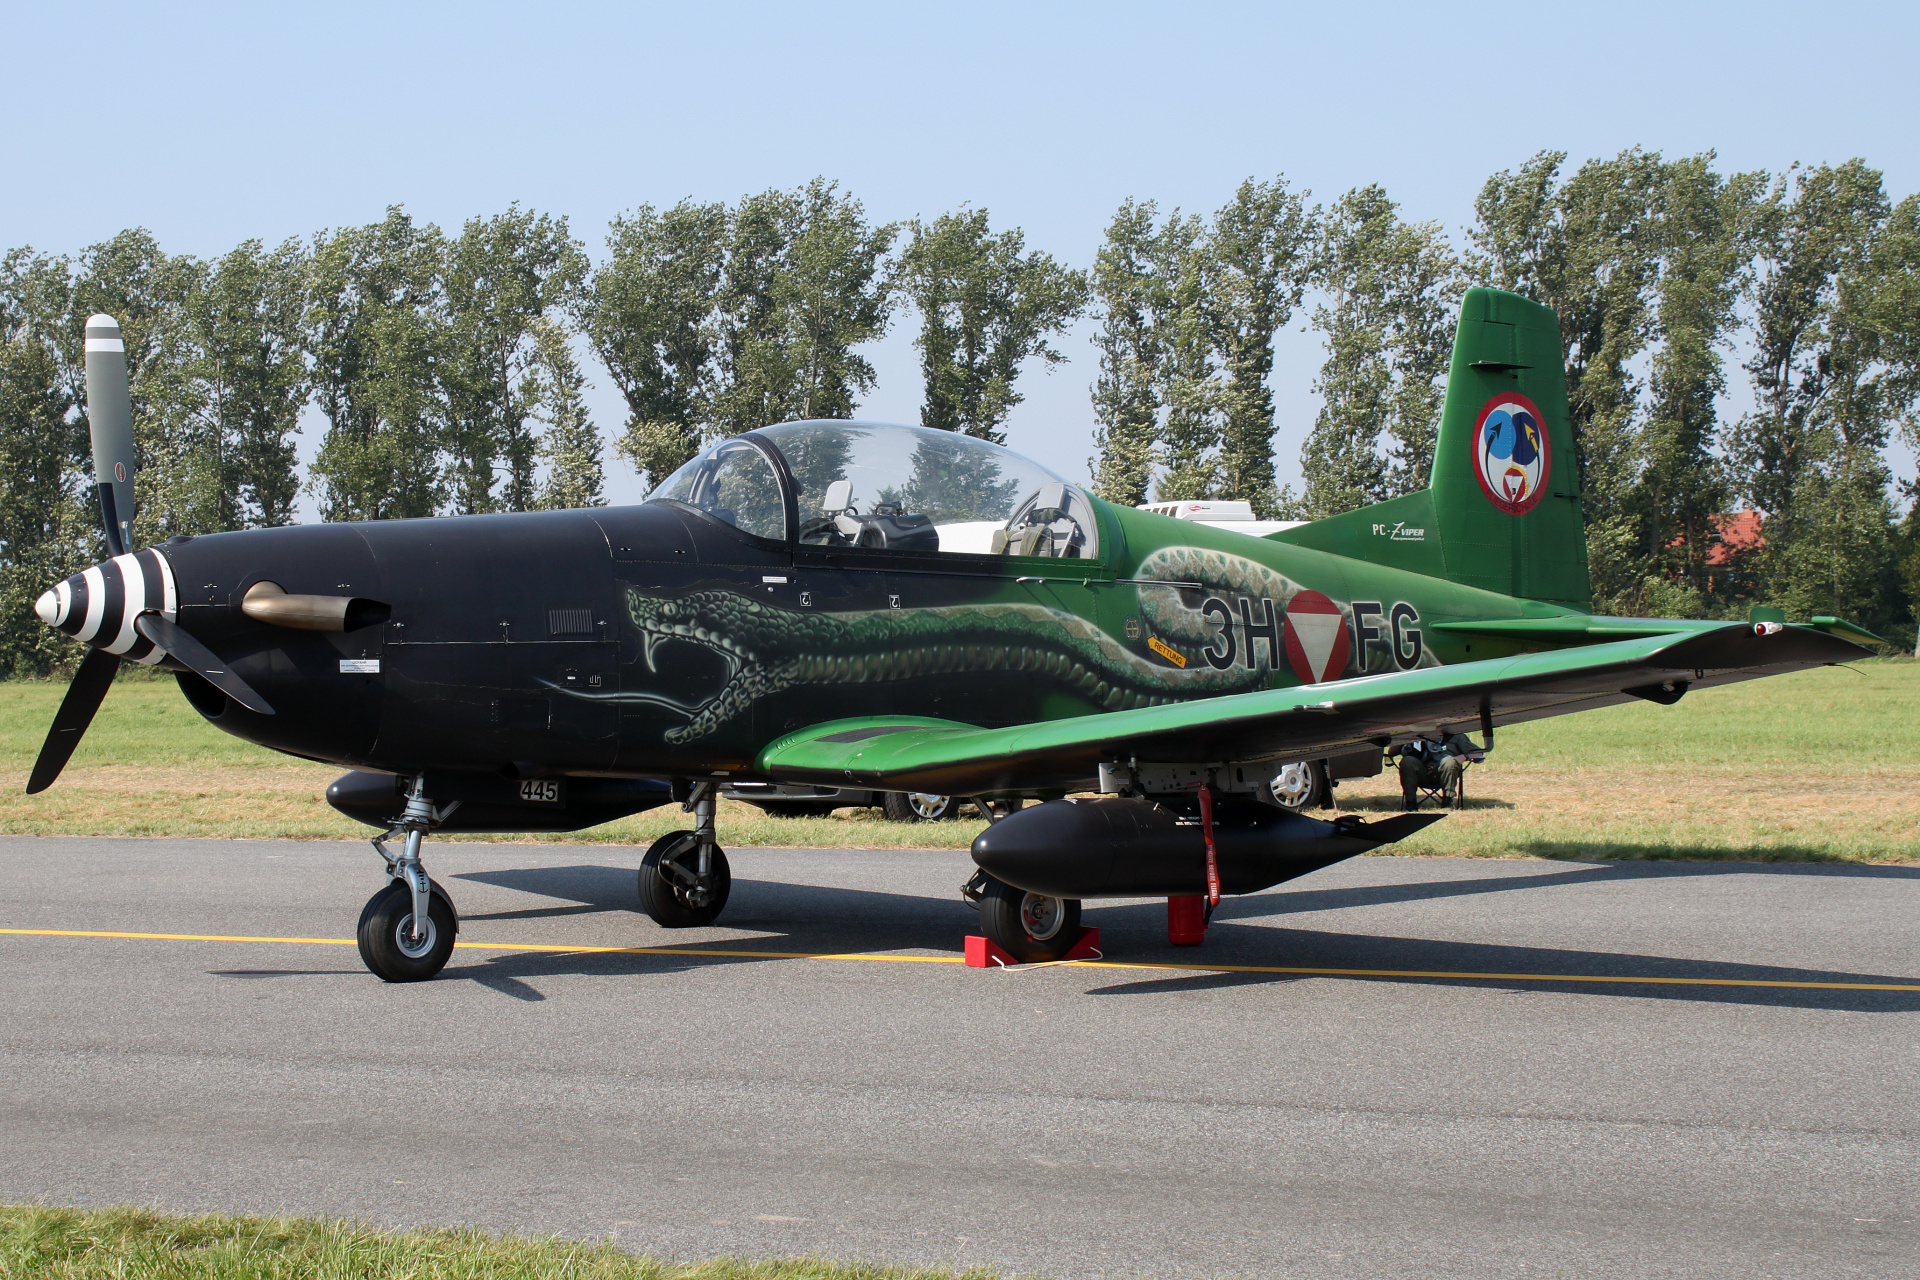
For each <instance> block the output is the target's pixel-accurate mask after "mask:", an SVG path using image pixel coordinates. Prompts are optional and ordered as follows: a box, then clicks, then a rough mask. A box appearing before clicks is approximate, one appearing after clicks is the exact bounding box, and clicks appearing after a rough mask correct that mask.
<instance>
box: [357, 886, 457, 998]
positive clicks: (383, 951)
mask: <svg viewBox="0 0 1920 1280" xmlns="http://www.w3.org/2000/svg"><path fill="white" fill-rule="evenodd" d="M436 887H438V886H436ZM457 923H458V922H457V921H456V920H455V919H454V916H453V907H452V905H451V904H449V903H448V901H447V900H446V898H444V897H442V896H441V895H440V894H438V893H436V894H434V895H433V896H432V897H431V898H429V899H428V900H427V936H426V937H425V938H424V939H415V938H414V937H413V890H412V889H411V888H409V887H408V886H407V884H406V883H405V882H404V881H401V880H394V881H391V882H390V883H389V884H388V885H387V887H386V888H384V889H382V890H381V891H380V892H378V893H376V894H374V895H373V897H371V898H369V899H367V905H366V909H365V910H363V911H362V912H361V913H360V928H359V934H358V936H359V941H360V959H361V960H362V961H363V962H365V964H366V966H367V968H368V969H369V970H371V971H372V973H373V975H374V976H375V977H376V978H379V979H380V980H381V981H382V982H425V981H426V980H427V979H428V978H431V977H433V976H434V975H435V974H437V973H439V972H440V970H442V969H444V968H446V966H447V959H448V957H450V956H452V955H453V937H454V932H455V929H456V927H457Z"/></svg>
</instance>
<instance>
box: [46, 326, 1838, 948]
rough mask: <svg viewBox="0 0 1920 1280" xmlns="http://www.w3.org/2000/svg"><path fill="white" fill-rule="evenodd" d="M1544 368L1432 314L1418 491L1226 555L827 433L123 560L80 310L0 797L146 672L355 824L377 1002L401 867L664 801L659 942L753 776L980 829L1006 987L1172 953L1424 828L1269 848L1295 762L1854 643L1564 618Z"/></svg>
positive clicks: (98, 332)
mask: <svg viewBox="0 0 1920 1280" xmlns="http://www.w3.org/2000/svg"><path fill="white" fill-rule="evenodd" d="M1561 350H1562V348H1561V345H1560V337H1559V329H1558V324H1557V321H1556V318H1555V316H1554V314H1553V312H1551V311H1550V310H1548V309H1547V308H1545V307H1542V306H1539V305H1537V304H1535V303H1532V302H1529V301H1527V300H1525V299H1523V298H1520V297H1517V296H1515V295H1512V294H1507V293H1502V292H1498V291H1495V290H1489V289H1474V290H1471V291H1470V292H1469V293H1468V294H1467V295H1466V298H1465V300H1464V303H1463V307H1462V312H1461V316H1460V321H1459V326H1458V330H1457V334H1456V339H1455V344H1454V350H1453V358H1452V365H1451V370H1450V374H1449V380H1448V383H1447V392H1446V402H1445V407H1444V411H1443V414H1442V421H1441V426H1440V430H1439V435H1438V441H1437V445H1436V452H1435V457H1434V460H1433V467H1432V480H1431V485H1430V487H1429V488H1427V489H1423V490H1421V491H1419V492H1416V493H1411V494H1408V495H1406V496H1404V497H1400V498H1395V499H1392V500H1391V501H1387V502H1383V503H1380V504H1378V505H1375V506H1370V507H1366V508H1362V509H1360V510H1356V511H1350V512H1347V513H1345V514H1343V515H1337V516H1332V517H1329V518H1327V519H1323V520H1318V521H1314V522H1312V523H1309V524H1305V525H1302V526H1299V527H1296V528H1289V529H1285V530H1281V531H1278V532H1274V533H1271V534H1269V535H1268V536H1265V537H1254V536H1252V535H1250V534H1246V533H1239V532H1235V531H1233V530H1232V529H1231V528H1227V527H1220V526H1213V525H1208V524H1204V523H1196V522H1192V521H1180V520H1175V519H1171V518H1169V517H1167V516H1163V515H1157V514H1154V513H1151V512H1146V511H1140V510H1137V509H1133V508H1129V507H1122V506H1116V505H1114V504H1111V503H1108V502H1105V501H1102V500H1101V499H1099V498H1097V497H1095V496H1093V495H1092V494H1090V493H1088V492H1087V491H1086V490H1085V489H1083V488H1082V487H1080V486H1078V485H1074V484H1070V483H1068V482H1066V481H1065V480H1063V479H1061V478H1060V477H1058V476H1055V475H1053V474H1052V473H1050V472H1049V471H1047V470H1046V469H1045V468H1044V467H1041V466H1039V465H1037V464H1035V463H1033V462H1030V461H1028V460H1027V459H1025V458H1023V457H1021V456H1020V455H1018V454H1016V453H1013V452H1011V451H1009V450H1007V449H1004V448H1000V447H998V446H996V445H993V444H989V443H987V442H984V441H980V440H976V439H972V438H969V437H966V436H960V435H955V434H951V433H947V432H942V431H934V430H927V429H923V428H920V427H908V426H890V425H886V424H881V423H871V422H860V421H845V420H832V421H804V422H784V423H780V424H777V425H774V426H769V427H765V428H762V429H760V430H757V431H749V432H747V433H745V434H744V435H740V436H736V437H733V438H730V439H726V440H722V441H720V442H718V443H716V444H714V445H713V446H711V447H710V448H708V449H706V450H705V451H704V452H702V453H701V454H700V455H699V456H698V457H696V458H695V459H694V460H693V461H691V462H689V463H688V464H687V465H686V466H684V467H682V468H681V469H680V470H679V471H677V472H675V473H674V474H673V475H671V476H669V477H667V478H666V479H665V480H664V481H662V482H661V483H660V484H659V485H658V487H656V488H655V490H654V491H653V493H652V494H651V495H650V496H649V497H648V499H647V500H646V501H644V502H642V503H639V504H637V505H632V506H621V507H607V508H596V509H590V510H576V511H550V512H533V513H522V514H512V515H483V516H465V517H458V518H434V519H419V520H393V521H377V522H369V523H360V524H319V525H302V526H293V527H288V528H275V529H254V530H247V531H242V532H232V533H214V534H206V535H201V536H197V537H184V536H183V537H174V538H170V539H168V540H167V541H166V542H165V543H163V544H161V545H160V546H157V547H149V548H145V549H140V550H135V549H134V546H133V541H132V528H133V524H132V521H133V515H134V492H133V488H134V470H135V457H134V450H133V441H132V434H131V428H130V421H131V411H130V408H129V407H128V402H127V382H126V366H125V357H124V354H123V352H122V348H121V341H120V333H119V328H118V326H117V324H116V323H115V322H114V321H113V319H112V318H111V317H108V316H94V317H92V318H91V319H90V320H89V321H88V322H87V330H86V374H87V407H88V418H89V423H90V427H91V431H92V437H93V448H94V475H95V480H96V485H97V487H98V491H99V499H100V503H101V510H102V514H103V519H104V523H105V533H106V545H107V549H108V553H109V558H108V559H107V560H105V561H103V562H102V563H100V564H97V565H95V566H93V567H92V568H89V569H87V570H85V571H84V572H82V573H79V574H76V575H75V576H73V577H71V578H69V579H68V580H66V581H65V582H62V583H60V584H58V585H57V586H55V587H53V588H52V589H51V590H49V591H48V592H47V593H46V594H45V595H43V596H42V597H40V599H39V601H38V604H37V606H36V607H37V610H38V613H39V616H40V617H41V618H42V619H43V620H44V621H45V622H46V623H47V624H48V625H50V626H54V627H57V628H59V629H60V630H62V631H64V632H66V633H68V634H70V635H72V636H74V637H75V638H77V639H79V640H81V641H83V642H84V643H85V644H86V645H88V646H89V648H88V651H87V654H86V656H85V659H84V660H83V661H82V662H81V663H80V666H79V669H78V671H77V673H76V674H75V676H74V678H73V682H72V684H71V686H70V688H69V690H68V692H67V695H66V698H65V700H64V702H63V703H62V705H61V707H60V710H59V712H58V714H57V715H56V717H55V719H54V723H53V725H52V728H51V729H50V730H49V732H48V735H47V740H46V745H45V746H44V748H43V749H42V751H41V754H40V757H39V760H38V762H37V763H36V764H35V766H34V769H33V773H32V776H31V778H30V780H29V783H28V787H27V789H28V791H29V792H38V791H41V790H43V789H45V788H46V787H48V786H50V785H51V784H52V783H53V781H54V779H55V778H56V777H57V776H58V774H59V773H60V770H61V768H62V767H63V766H64V765H65V764H66V762H67V760H68V758H69V757H70V756H71V755H72V753H73V750H74V748H75V746H76V744H77V743H78V742H79V740H80V737H81V735H82V734H83V733H84V732H85V730H86V727H87V725H88V723H89V722H90V721H91V719H92V718H93V715H94V713H95V711H96V710H97V709H98V707H99V706H100V704H101V701H102V699H103V698H104V697H105V695H106V693H107V691H108V688H109V686H110V685H111V683H112V681H113V677H114V673H115V671H116V669H117V668H118V667H119V664H120V663H122V662H135V663H145V664H149V665H155V664H157V665H159V666H161V667H163V668H166V669H168V670H171V671H173V672H174V673H175V674H176V675H177V678H178V681H179V684H180V688H181V691H182V693H183V694H184V695H185V697H186V699H187V701H188V702H189V703H190V704H191V705H192V706H193V707H194V709H195V710H197V711H198V712H199V713H200V714H201V715H202V716H204V717H205V718H206V719H207V720H208V721H210V722H211V723H213V724H214V725H216V726H218V727H219V728H221V729H223V730H225V731H226V732H228V733H232V734H235V735H237V736H238V737H241V738H243V739H246V740H247V741H250V742H254V743H258V744H260V745H262V746H265V747H268V748H271V749H273V750H276V751H281V752H285V753H287V754H289V755H293V756H297V757H300V758H303V759H309V760H316V761H325V762H330V763H335V764H339V765H342V766H345V767H347V768H349V769H350V770H352V772H350V773H348V774H347V775H346V776H345V777H343V778H341V779H340V780H339V781H338V782H336V783H335V784H334V785H333V786H332V787H331V788H330V789H329V792H328V798H329V800H330V801H331V802H332V803H333V804H334V805H335V806H336V807H337V808H339V809H341V810H342V811H343V812H346V813H348V814H351V815H353V816H355V817H358V818H360V819H362V820H364V821H367V822H368V823H370V824H371V825H373V826H375V827H378V828H379V829H380V831H381V834H380V835H379V836H377V837H375V838H374V840H373V846H374V848H375V850H376V851H377V852H379V853H380V855H381V857H382V858H383V859H384V865H385V871H386V876H387V879H386V883H385V886H384V887H383V888H381V889H380V891H379V892H377V893H375V894H374V896H373V898H372V899H371V900H370V901H369V902H368V903H367V905H366V909H365V910H364V911H363V912H362V914H361V918H360V924H359V935H358V936H359V943H360V953H361V956H362V958H363V959H364V960H365V962H366V964H367V967H368V968H369V969H370V970H372V971H373V972H374V973H375V974H377V975H378V976H380V977H381V978H383V979H385V980H387V981H390V982H406V981H418V980H421V979H426V978H431V977H432V976H434V975H435V974H436V973H438V972H439V971H440V969H441V967H442V966H443V965H444V964H445V963H446V961H447V958H448V956H449V955H450V954H451V951H452V947H453V943H454V935H455V933H456V931H457V929H458V927H459V919H458V914H457V912H456V911H455V908H454V905H453V901H452V898H451V897H450V896H449V894H448V893H447V891H446V889H445V888H444V887H443V886H442V885H441V884H440V883H439V882H438V881H435V880H433V879H432V878H431V877H430V876H429V875H428V874H427V871H426V869H425V867H424V865H423V861H422V853H421V849H422V840H423V838H424V837H425V836H426V835H427V834H428V833H429V832H432V831H436V830H437V831H444V832H452V831H495V832H540V831H565V830H576V829H580V828H583V827H587V826H592V825H596V824H598V823H602V822H606V821H609V820H611V819H614V818H617V817H621V816H625V815H627V814H632V813H637V812H640V811H643V810H646V809H650V808H654V807H657V806H661V805H666V804H673V803H678V804H680V805H682V806H683V808H684V809H685V810H686V811H687V812H689V813H691V814H692V815H693V817H694V822H693V825H692V828H691V829H689V830H685V831H679V832H675V833H673V834H671V835H668V836H666V837H663V838H662V839H661V840H659V841H658V842H656V843H655V844H654V845H653V847H652V848H650V849H648V850H647V852H646V854H645V856H644V858H643V859H642V860H641V863H640V867H639V882H638V903H639V906H640V907H641V909H642V910H644V911H646V912H647V913H648V914H649V915H650V916H652V918H653V919H654V920H656V921H658V922H659V923H660V924H662V925H664V926H667V927H673V928H688V927H698V926H704V925H707V924H710V923H712V922H713V921H714V920H715V919H716V918H718V917H719V915H720V914H721V912H722V910H723V909H724V907H725V906H726V902H727V897H728V890H729V886H730V884H731V870H730V867H729V863H728V859H727V856H726V853H725V851H724V850H723V849H722V848H721V846H720V844H719V842H718V838H717V831H716V824H715V807H716V806H715V801H716V792H717V790H718V788H719V787H720V786H722V785H726V784H729V783H739V782H756V781H757V782H771V783H781V784H797V785H808V784H811V785H817V786H819V787H822V788H848V787H854V788H868V789H874V790H881V791H898V792H933V793H939V794H942V795H956V796H966V797H972V798H976V799H978V800H979V801H980V802H981V807H982V810H983V812H1000V811H1002V810H1000V808H999V807H998V806H999V804H1000V803H1002V802H1008V803H1006V807H1007V808H1008V809H1011V810H1012V811H1011V812H1006V813H1005V816H1002V817H999V819H998V820H997V821H994V822H993V823H992V824H991V825H990V826H989V827H988V828H987V829H986V830H985V831H984V832H983V833H982V834H981V835H980V836H979V838H978V839H977V840H976V841H975V843H974V846H973V857H974V861H975V863H976V864H977V867H978V871H977V873H976V874H975V875H974V877H973V879H972V880H970V881H969V882H968V884H967V886H966V887H965V888H964V890H963V893H964V894H965V896H966V897H967V898H968V899H969V901H971V902H973V903H974V904H975V905H976V906H977V907H978V908H979V910H980V914H981V921H982V929H983V932H984V933H985V934H986V936H987V937H989V938H990V939H992V940H993V941H994V942H995V943H996V944H998V945H999V946H1001V947H1002V948H1004V949H1005V950H1006V951H1008V952H1009V953H1011V954H1012V955H1013V956H1015V957H1016V958H1018V959H1020V960H1023V961H1034V960H1047V959H1055V958H1058V957H1060V956H1061V955H1063V954H1065V953H1066V951H1067V949H1068V948H1069V947H1070V946H1071V945H1072V943H1073V942H1074V941H1075V940H1076V938H1077V937H1078V935H1079V933H1080V929H1079V918H1080V909H1081V903H1082V901H1083V900H1085V899H1089V898H1100V897H1147V896H1152V897H1159V896H1165V897H1166V898H1167V899H1168V906H1169V929H1170V934H1173V935H1176V937H1177V940H1183V941H1197V940H1198V936H1199V934H1200V933H1203V932H1204V926H1205V917H1206V915H1207V914H1208V913H1210V911H1211V909H1212V906H1213V905H1214V904H1217V902H1218V901H1219V898H1220V896H1221V895H1222V894H1240V893H1252V892H1256V891H1258V890H1261V889H1265V888H1268V887H1270V886H1272V885H1275V884H1279V883H1282V882H1284V881H1287V880H1290V879H1292V878H1294V877H1296V876H1299V875H1303V874H1306V873H1307V872H1310V871H1313V870H1315V869H1317V868H1320V867H1324V866H1326V865H1328V864H1330V863H1332V862H1336V861H1338V860H1340V859H1342V858H1346V857H1350V856H1352V855H1354V854H1356V853H1361V852H1364V851H1366V850H1368V849H1372V848H1377V847H1379V846H1381V845H1383V844H1387V843H1390V842H1393V841H1396V840H1400V839H1404V838H1405V837H1406V836H1408V835H1410V834H1412V833H1413V832H1415V831H1417V830H1419V829H1420V828H1421V827H1423V826H1425V825H1426V824H1427V823H1429V822H1432V821H1435V820H1436V819H1437V818H1438V817H1440V816H1441V815H1439V814H1430V813H1424V814H1423V813H1411V814H1400V815H1395V816H1392V817H1387V818H1384V819H1381V820H1378V821H1373V822H1366V821H1363V820H1361V819H1360V818H1358V817H1356V816H1352V815H1348V816H1344V817H1341V818H1339V819H1338V820H1336V821H1332V822H1326V821H1321V820H1318V819H1315V818H1312V817H1309V816H1306V815H1305V814H1303V813H1301V812H1297V811H1296V808H1295V807H1294V806H1293V805H1290V804H1289V803H1288V800H1289V794H1288V790H1289V788H1290V787H1295V786H1296V785H1297V782H1298V779H1299V778H1300V776H1301V771H1300V762H1302V761H1319V760H1327V759H1340V760H1346V761H1352V760H1354V759H1358V760H1360V761H1361V762H1362V763H1363V764H1365V763H1368V762H1370V764H1371V768H1372V770H1374V771H1377V770H1378V768H1379V760H1380V756H1381V753H1382V752H1383V751H1384V750H1385V749H1387V748H1389V747H1391V746H1394V745H1395V744H1401V743H1406V742H1409V741H1412V740H1413V739H1415V738H1419V737H1425V736H1429V735H1435V734H1453V733H1457V732H1479V733H1481V734H1482V735H1483V739H1484V742H1485V744H1486V746H1488V747H1491V745H1492V738H1493V734H1494V731H1495V729H1496V728H1498V727H1499V726H1502V725H1509V724H1515V723H1520V722H1523V721H1528V720H1533V719H1537V718H1540V717H1544V716H1553V715H1561V714H1565V713H1568V712H1573V711H1580V710H1585V709H1589V708H1594V707H1602V706H1607V705H1612V704H1617V703H1625V702H1630V701H1633V700H1636V699H1643V700H1647V701H1651V702H1654V703H1659V704H1671V703H1674V702H1677V701H1678V700H1679V699H1680V698H1681V697H1683V696H1685V695H1686V694H1687V693H1688V692H1690V691H1692V690H1695V689H1699V688H1706V687H1711V686H1714V685H1720V684H1725V683H1729V682H1732V681H1738V680H1747V679H1753V678H1755V677H1759V676H1765V675H1772V674H1777V673H1781V672H1787V671H1794V670H1799V669H1803V668H1807V667H1813V666H1819V665H1827V664H1833V663H1839V662H1844V661H1847V660H1849V659H1852V658H1856V657H1859V656H1861V654H1862V653H1863V645H1864V644H1868V643H1872V642H1873V641H1874V640H1875V637H1873V636H1871V635H1870V634H1868V633H1867V632H1865V631H1862V630H1860V629H1859V628H1857V627H1854V626H1852V625H1851V624H1849V623H1846V622H1843V621H1840V620H1838V619H1834V618H1815V619H1813V621H1812V622H1811V623H1810V624H1806V625H1788V624H1787V623H1786V622H1785V619H1784V616H1783V615H1780V614H1778V613H1772V612H1768V611H1765V610H1755V611H1754V615H1753V617H1752V619H1751V620H1750V621H1748V622H1744V623H1734V622H1723V621H1685V620H1673V619H1650V618H1616V617H1596V616H1594V615H1593V614H1592V613H1591V612H1590V600H1591V591H1590V588H1589V583H1588V577H1587V554H1586V545H1585V536H1584V533H1583V530H1582V525H1581V516H1580V510H1581V508H1580V491H1579V484H1580V481H1579V474H1578V469H1577V466H1576V464H1575V456H1574V443H1573V439H1572V433H1571V428H1570V426H1569V422H1568V415H1567V407H1566V389H1565V382H1564V376H1563V370H1562V362H1561ZM1363 771H1364V770H1363ZM1091 792H1097V793H1098V798H1097V799H1086V798H1081V799H1066V798H1065V797H1066V796H1067V795H1068V794H1069V793H1074V794H1079V795H1082V796H1084V795H1085V794H1086V793H1091ZM1024 799H1040V800H1042V801H1043V803H1040V804H1038V805H1037V806H1033V807H1026V808H1022V807H1018V806H1017V805H1013V804H1011V803H1010V802H1012V801H1016V800H1024ZM396 840H399V841H401V842H402V843H401V844H400V846H399V848H398V849H397V850H396V849H394V848H392V847H390V843H391V842H393V841H396ZM1196 925H1197V930H1196Z"/></svg>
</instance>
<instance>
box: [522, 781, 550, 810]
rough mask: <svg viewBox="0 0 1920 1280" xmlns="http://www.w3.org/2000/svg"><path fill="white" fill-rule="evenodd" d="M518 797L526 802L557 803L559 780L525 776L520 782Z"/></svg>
mask: <svg viewBox="0 0 1920 1280" xmlns="http://www.w3.org/2000/svg"><path fill="white" fill-rule="evenodd" d="M520 798H521V799H522V800H524V801H526V802H527V803H528V804H559V803H560V782H559V780H558V779H557V778H527V779H525V780H523V781H522V782H521V783H520Z"/></svg>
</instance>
